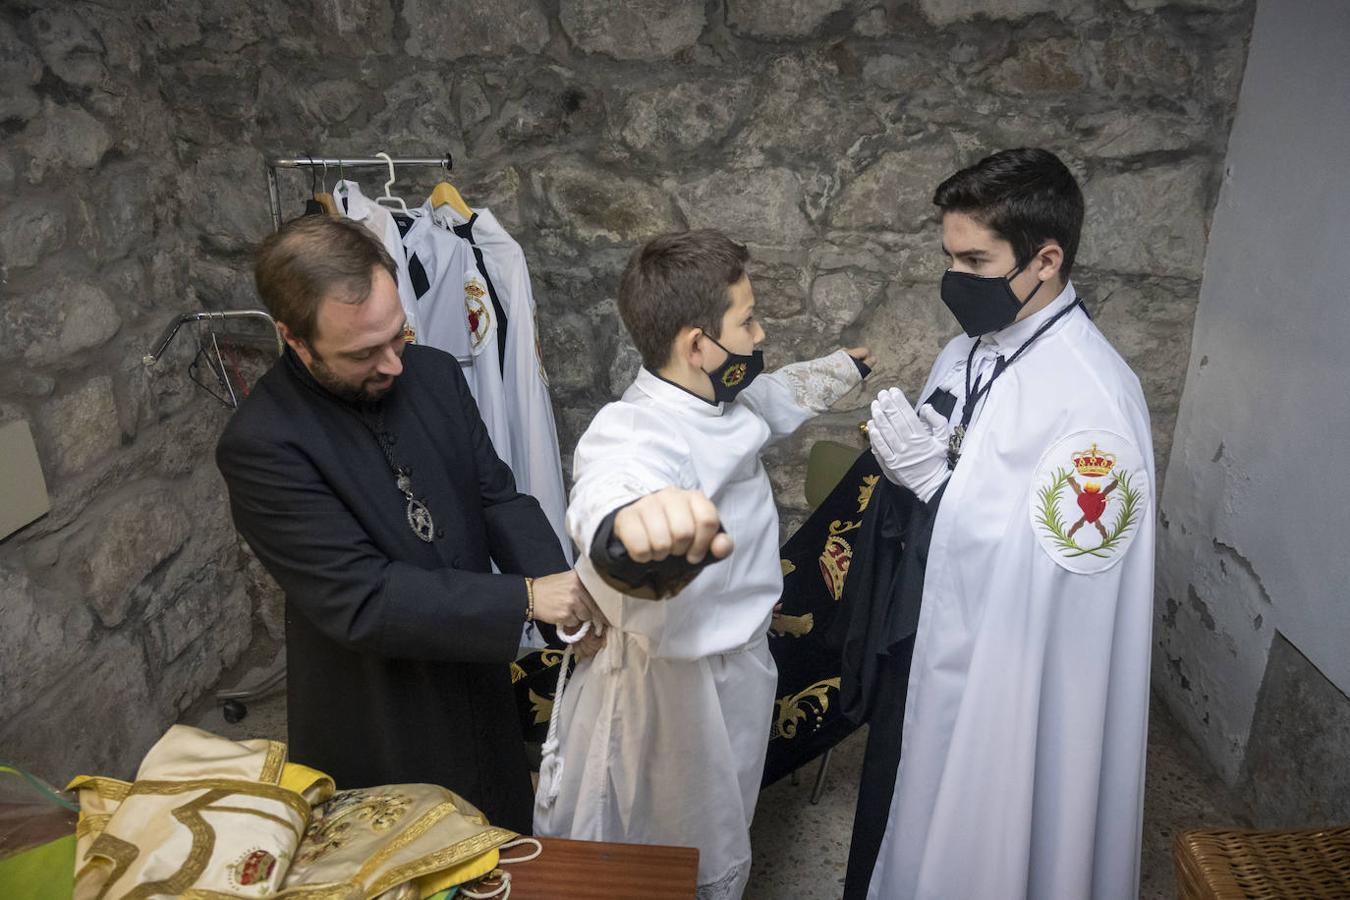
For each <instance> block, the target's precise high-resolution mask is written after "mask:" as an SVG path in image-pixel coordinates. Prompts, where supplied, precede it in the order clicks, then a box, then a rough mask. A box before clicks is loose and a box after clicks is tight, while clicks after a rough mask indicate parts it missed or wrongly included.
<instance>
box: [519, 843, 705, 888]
mask: <svg viewBox="0 0 1350 900" xmlns="http://www.w3.org/2000/svg"><path fill="white" fill-rule="evenodd" d="M539 842H540V843H541V844H543V846H544V852H543V853H541V854H540V855H539V858H538V859H534V860H531V861H530V862H527V863H518V864H515V865H510V866H507V867H506V868H507V870H508V871H509V872H510V873H511V900H692V898H693V897H694V894H695V886H696V884H697V881H698V850H696V849H694V848H693V847H656V846H649V845H643V844H600V843H593V842H591V841H568V840H563V839H562V838H540V839H539ZM524 849H525V848H524V847H516V848H512V849H511V850H508V851H506V854H507V856H508V857H509V856H512V855H515V854H519V853H520V852H521V851H522V850H524Z"/></svg>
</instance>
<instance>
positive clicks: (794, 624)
mask: <svg viewBox="0 0 1350 900" xmlns="http://www.w3.org/2000/svg"><path fill="white" fill-rule="evenodd" d="M815 626H816V617H815V615H814V614H813V613H807V614H806V615H804V616H785V615H782V614H779V615H776V616H774V617H773V620H772V622H771V623H770V624H769V630H770V631H772V632H773V633H774V634H790V635H792V636H793V637H801V636H802V635H804V634H810V633H811V629H812V628H814V627H815Z"/></svg>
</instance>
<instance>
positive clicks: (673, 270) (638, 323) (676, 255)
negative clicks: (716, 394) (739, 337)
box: [619, 229, 750, 369]
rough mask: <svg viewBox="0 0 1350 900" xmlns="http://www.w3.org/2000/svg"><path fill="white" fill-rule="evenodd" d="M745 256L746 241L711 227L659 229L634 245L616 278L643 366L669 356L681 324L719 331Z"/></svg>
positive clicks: (659, 362)
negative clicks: (729, 290)
mask: <svg viewBox="0 0 1350 900" xmlns="http://www.w3.org/2000/svg"><path fill="white" fill-rule="evenodd" d="M749 259H750V251H749V250H747V249H746V248H745V246H744V245H742V244H738V243H736V242H735V241H733V240H732V239H731V238H729V237H727V236H726V235H725V234H722V233H721V232H720V231H713V230H711V229H703V230H700V231H681V232H678V233H676V234H663V235H661V236H660V237H656V238H653V239H652V240H650V241H648V242H647V243H646V244H644V245H643V246H641V247H639V248H638V249H637V250H635V251H633V255H632V256H630V257H629V258H628V265H627V266H626V267H625V268H624V270H623V276H622V277H621V278H620V279H619V315H620V317H622V318H623V324H624V327H626V328H627V329H628V334H629V335H630V336H632V338H633V344H634V345H635V346H636V347H637V349H638V352H639V353H641V354H642V362H643V364H644V365H645V366H646V367H647V368H649V369H658V368H660V367H661V366H664V365H665V364H666V363H667V362H668V361H669V360H670V351H671V346H672V345H673V344H674V343H675V338H676V336H677V335H678V334H679V333H680V331H681V330H682V329H684V328H688V327H690V326H692V327H695V328H702V329H703V331H704V332H705V333H706V334H708V335H710V336H712V337H713V338H718V337H721V336H722V316H723V315H724V314H725V313H726V311H727V307H728V306H730V304H731V297H730V295H729V294H728V293H727V288H728V287H729V286H730V285H733V284H735V283H736V282H738V281H740V280H741V278H742V276H744V275H745V264H746V262H748V261H749Z"/></svg>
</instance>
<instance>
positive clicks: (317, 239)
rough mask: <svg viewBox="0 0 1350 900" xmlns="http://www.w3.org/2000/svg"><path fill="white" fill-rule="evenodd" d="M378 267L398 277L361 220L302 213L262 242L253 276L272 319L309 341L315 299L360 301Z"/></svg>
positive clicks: (316, 312)
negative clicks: (358, 222) (354, 220)
mask: <svg viewBox="0 0 1350 900" xmlns="http://www.w3.org/2000/svg"><path fill="white" fill-rule="evenodd" d="M377 267H378V268H382V269H384V270H385V271H386V272H388V273H389V275H390V277H391V278H394V279H395V280H397V278H398V275H397V271H398V270H397V269H395V268H394V260H393V258H392V257H391V256H390V255H389V251H387V250H385V249H384V244H382V243H380V241H379V239H378V238H376V237H375V235H373V234H371V233H370V232H369V231H367V230H366V229H365V228H363V227H362V226H361V225H358V224H357V223H356V222H353V221H351V220H350V219H338V218H334V217H332V216H301V217H300V218H298V219H292V220H291V221H289V222H287V223H286V224H285V225H282V226H281V229H280V230H279V231H276V232H274V233H273V234H270V235H268V236H267V239H266V240H264V241H263V242H262V246H260V247H259V248H258V254H257V258H256V260H255V262H254V266H253V277H254V280H255V281H256V283H257V285H258V294H259V295H260V296H261V297H262V301H263V304H264V305H265V306H266V307H267V311H268V312H270V313H271V314H272V318H274V319H276V320H277V321H278V322H282V323H285V325H286V328H287V329H289V330H290V332H291V334H292V335H294V336H295V337H297V338H299V339H300V340H302V341H311V340H313V339H314V331H315V327H316V325H315V323H316V321H317V319H318V315H319V303H320V302H321V301H323V300H324V299H333V300H338V301H340V302H342V303H361V302H362V301H364V300H365V299H366V297H367V296H369V295H370V282H371V277H372V276H373V275H374V274H375V269H376V268H377Z"/></svg>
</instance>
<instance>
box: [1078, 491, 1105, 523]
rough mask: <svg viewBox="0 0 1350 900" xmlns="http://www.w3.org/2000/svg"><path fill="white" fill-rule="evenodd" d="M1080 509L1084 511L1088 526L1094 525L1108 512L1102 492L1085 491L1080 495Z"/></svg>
mask: <svg viewBox="0 0 1350 900" xmlns="http://www.w3.org/2000/svg"><path fill="white" fill-rule="evenodd" d="M1078 508H1079V509H1081V510H1082V511H1083V518H1085V519H1087V521H1088V524H1092V523H1093V522H1095V521H1097V520H1098V519H1100V518H1101V517H1102V513H1104V512H1106V498H1105V497H1104V496H1102V493H1101V491H1083V493H1081V494H1079V495H1078Z"/></svg>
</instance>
